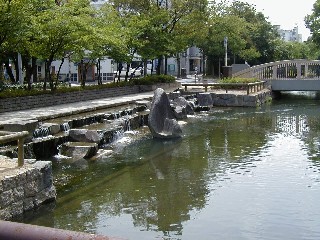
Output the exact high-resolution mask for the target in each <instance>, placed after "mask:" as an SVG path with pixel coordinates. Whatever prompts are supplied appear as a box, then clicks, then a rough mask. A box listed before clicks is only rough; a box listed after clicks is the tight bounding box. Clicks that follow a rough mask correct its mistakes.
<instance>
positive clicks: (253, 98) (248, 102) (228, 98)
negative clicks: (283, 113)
mask: <svg viewBox="0 0 320 240" xmlns="http://www.w3.org/2000/svg"><path fill="white" fill-rule="evenodd" d="M211 97H212V100H213V106H225V107H256V106H261V105H262V104H264V103H265V102H267V101H268V100H269V99H270V98H271V92H270V91H269V90H265V91H261V92H259V93H255V94H252V95H237V94H228V93H225V94H221V93H219V94H217V93H211Z"/></svg>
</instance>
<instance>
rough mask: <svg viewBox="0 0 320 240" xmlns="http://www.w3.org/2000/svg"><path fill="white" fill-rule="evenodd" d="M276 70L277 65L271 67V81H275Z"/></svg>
mask: <svg viewBox="0 0 320 240" xmlns="http://www.w3.org/2000/svg"><path fill="white" fill-rule="evenodd" d="M277 69H278V66H277V65H273V66H272V79H277Z"/></svg>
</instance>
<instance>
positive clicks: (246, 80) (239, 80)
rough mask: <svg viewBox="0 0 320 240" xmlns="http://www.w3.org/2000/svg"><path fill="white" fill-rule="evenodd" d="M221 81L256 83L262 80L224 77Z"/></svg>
mask: <svg viewBox="0 0 320 240" xmlns="http://www.w3.org/2000/svg"><path fill="white" fill-rule="evenodd" d="M219 82H220V83H254V82H260V80H259V79H257V78H223V79H220V80H219Z"/></svg>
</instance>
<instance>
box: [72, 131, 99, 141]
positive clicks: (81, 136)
mask: <svg viewBox="0 0 320 240" xmlns="http://www.w3.org/2000/svg"><path fill="white" fill-rule="evenodd" d="M69 136H70V138H71V139H72V140H73V141H76V142H94V143H100V142H101V141H102V136H101V135H100V134H99V133H98V132H97V131H96V130H88V129H70V131H69Z"/></svg>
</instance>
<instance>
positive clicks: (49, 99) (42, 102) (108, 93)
mask: <svg viewBox="0 0 320 240" xmlns="http://www.w3.org/2000/svg"><path fill="white" fill-rule="evenodd" d="M179 86H180V83H170V84H160V85H152V86H126V87H118V88H105V89H96V90H83V91H76V92H68V93H54V94H43V95H38V96H26V97H17V98H6V99H1V101H0V113H2V112H10V111H19V110H25V109H31V108H40V107H48V106H54V105H59V104H65V103H74V102H80V101H87V100H94V99H101V98H108V97H118V96H122V95H129V94H137V93H141V92H147V91H153V90H155V89H156V88H158V87H161V88H163V89H165V90H166V89H170V88H175V87H176V88H178V87H179Z"/></svg>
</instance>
